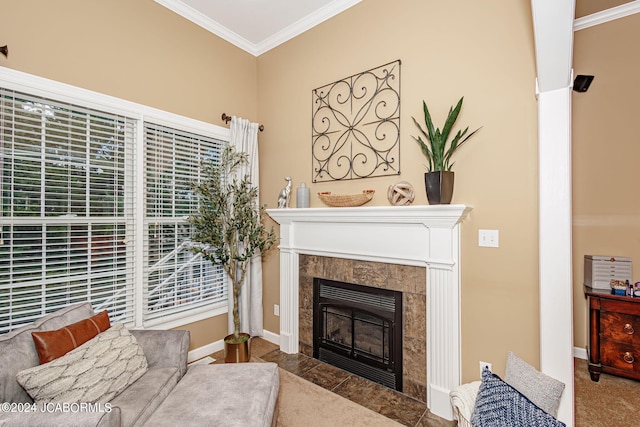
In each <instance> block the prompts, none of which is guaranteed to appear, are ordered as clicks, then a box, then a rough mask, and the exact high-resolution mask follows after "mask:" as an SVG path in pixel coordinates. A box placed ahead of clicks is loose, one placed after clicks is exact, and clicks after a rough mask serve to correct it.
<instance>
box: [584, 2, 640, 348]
mask: <svg viewBox="0 0 640 427" xmlns="http://www.w3.org/2000/svg"><path fill="white" fill-rule="evenodd" d="M638 37H640V15H632V16H629V17H626V18H623V19H619V20H617V21H612V22H608V23H605V24H601V25H598V26H595V27H591V28H587V29H584V30H580V31H578V32H576V33H575V42H574V59H573V67H574V73H575V74H590V75H594V76H595V79H594V80H593V83H592V84H591V87H590V88H589V90H588V92H586V93H576V92H573V99H572V103H573V113H572V114H573V117H572V122H573V125H572V134H573V135H572V145H573V148H572V155H573V283H574V344H575V346H576V347H579V348H585V346H586V345H587V332H588V322H587V320H588V317H587V302H586V300H585V298H584V293H583V287H582V284H583V279H584V263H583V260H584V255H616V256H626V257H631V258H633V260H634V263H635V264H636V265H635V267H634V281H637V280H640V276H638V263H639V262H640V244H639V243H640V199H639V198H638V190H637V189H638V184H640V178H639V176H640V175H638V170H637V169H638V166H637V161H638V159H639V158H640V144H639V143H638V138H637V136H636V134H637V132H636V129H634V125H635V123H637V122H638V117H640V104H639V103H638V99H640V87H639V86H638V85H637V84H635V79H636V76H637V72H638V70H640V58H639V57H638V55H636V54H635V53H634V52H636V51H637V46H636V44H637V43H635V41H637V40H638Z"/></svg>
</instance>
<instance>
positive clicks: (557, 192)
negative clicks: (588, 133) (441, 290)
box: [538, 88, 574, 427]
mask: <svg viewBox="0 0 640 427" xmlns="http://www.w3.org/2000/svg"><path fill="white" fill-rule="evenodd" d="M538 147H539V149H538V153H539V154H538V156H539V159H538V162H539V165H538V167H539V173H538V176H539V178H538V180H539V190H538V191H539V221H540V233H539V235H540V237H539V239H540V255H539V256H540V369H541V371H542V372H544V373H545V374H547V375H549V376H552V377H554V378H557V379H558V380H560V381H562V382H563V383H564V384H565V389H564V392H563V393H562V400H561V401H560V408H559V409H558V419H559V420H561V421H563V422H564V423H566V424H567V427H571V426H573V419H574V407H573V401H574V389H573V379H574V378H573V277H572V259H571V88H564V89H558V90H554V91H549V92H542V93H540V94H539V95H538Z"/></svg>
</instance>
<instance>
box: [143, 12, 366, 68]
mask: <svg viewBox="0 0 640 427" xmlns="http://www.w3.org/2000/svg"><path fill="white" fill-rule="evenodd" d="M154 1H155V2H156V3H158V4H160V5H162V6H164V7H166V8H167V9H169V10H171V11H173V12H175V13H177V14H178V15H180V16H182V17H183V18H185V19H187V20H189V21H191V22H193V23H194V24H196V25H199V26H200V27H202V28H204V29H205V30H207V31H209V32H210V33H213V34H215V35H216V36H218V37H220V38H222V39H224V40H226V41H228V42H229V43H231V44H233V45H235V46H237V47H239V48H240V49H242V50H244V51H246V52H248V53H250V54H251V55H253V56H260V55H261V54H263V53H265V52H267V51H269V50H271V49H273V48H274V47H276V46H279V45H281V44H282V43H284V42H286V41H288V40H291V39H292V38H294V37H296V36H298V35H300V34H302V33H304V32H305V31H307V30H309V29H311V28H313V27H315V26H316V25H318V24H320V23H322V22H324V21H326V20H327V19H329V18H332V17H333V16H335V15H337V14H339V13H341V12H343V11H345V10H347V9H349V8H350V7H351V6H353V5H355V4H358V3H360V2H361V1H362V0H334V1H332V2H331V3H329V4H327V5H326V6H324V7H322V8H320V9H318V10H317V11H315V12H314V13H312V14H310V15H308V16H305V17H304V18H302V19H300V20H298V21H297V22H295V23H293V24H291V25H289V26H288V27H286V28H285V29H283V30H281V31H279V32H277V33H276V34H274V35H272V36H271V37H268V38H266V39H265V40H263V41H262V42H260V43H257V44H256V43H252V42H250V41H249V40H247V39H245V38H244V37H242V36H240V35H239V34H237V33H235V32H233V31H231V30H229V29H228V28H227V27H225V26H224V25H222V24H220V23H219V22H217V21H215V20H213V19H211V18H209V17H208V16H206V15H205V14H203V13H201V12H199V11H197V10H195V9H194V8H192V7H190V6H187V5H186V4H185V3H184V2H182V1H180V0H154Z"/></svg>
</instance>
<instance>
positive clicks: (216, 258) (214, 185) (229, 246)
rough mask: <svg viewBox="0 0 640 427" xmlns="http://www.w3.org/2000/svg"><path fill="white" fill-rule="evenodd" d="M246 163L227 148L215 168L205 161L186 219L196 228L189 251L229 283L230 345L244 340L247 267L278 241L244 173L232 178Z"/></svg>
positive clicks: (211, 163) (244, 158)
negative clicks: (242, 297) (242, 291)
mask: <svg viewBox="0 0 640 427" xmlns="http://www.w3.org/2000/svg"><path fill="white" fill-rule="evenodd" d="M246 162H247V153H244V152H238V151H235V150H234V149H233V147H231V146H230V145H227V146H226V148H225V149H224V150H223V152H222V154H221V157H220V160H219V162H218V163H217V164H216V163H214V162H213V161H206V162H203V164H202V172H203V178H202V180H200V181H199V182H196V183H193V184H192V188H193V191H194V193H195V195H196V197H197V198H198V202H199V207H198V211H197V213H196V214H194V215H191V216H190V217H189V218H188V219H187V221H188V222H189V223H190V224H191V225H192V226H193V228H194V234H193V241H194V244H193V245H192V246H191V251H193V252H196V253H201V254H202V256H203V257H204V258H205V259H207V260H209V261H211V262H212V263H214V264H220V265H221V266H222V267H223V268H224V271H225V272H226V273H227V275H228V276H229V279H230V280H231V283H232V285H233V325H234V331H233V338H232V339H231V340H228V341H227V342H229V343H232V344H237V343H239V342H242V340H243V337H244V335H240V313H239V308H238V298H239V296H240V289H241V287H242V284H243V282H244V278H245V275H246V272H247V268H248V266H249V263H250V262H251V259H252V258H253V257H254V256H256V255H258V254H259V255H264V254H265V253H266V252H267V251H268V250H269V249H271V247H272V245H273V244H274V243H275V241H276V236H275V233H274V231H273V228H271V229H270V230H269V231H267V229H266V227H265V226H264V224H263V222H262V220H263V218H264V209H265V207H264V206H259V205H258V200H257V199H258V189H257V188H256V187H254V186H253V185H252V183H251V181H250V180H249V177H248V176H247V175H244V176H242V177H238V176H236V175H237V173H236V172H237V171H238V169H239V168H240V166H241V165H242V164H243V163H246Z"/></svg>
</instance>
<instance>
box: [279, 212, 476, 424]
mask: <svg viewBox="0 0 640 427" xmlns="http://www.w3.org/2000/svg"><path fill="white" fill-rule="evenodd" d="M470 210H471V208H469V207H467V206H464V205H438V206H371V207H354V208H307V209H269V210H267V213H268V214H269V215H270V216H271V217H272V218H273V219H274V220H275V221H276V222H278V223H279V224H280V246H279V248H280V349H281V350H282V351H283V352H285V353H291V354H294V353H298V352H299V351H300V269H299V267H300V255H314V256H319V257H327V258H339V259H340V258H341V259H345V260H357V261H369V262H374V263H385V264H396V265H406V266H417V267H425V269H424V270H423V271H425V274H426V292H425V294H426V315H425V318H426V365H427V366H426V373H427V375H426V382H427V384H426V394H427V406H428V407H429V409H430V411H431V412H433V413H434V414H436V415H438V416H440V417H443V418H446V419H448V420H451V419H453V414H452V410H451V404H450V402H449V392H450V391H451V390H452V389H453V388H454V387H455V386H457V385H459V384H460V369H461V368H460V359H461V354H460V222H461V221H462V220H463V219H464V218H465V216H466V215H467V213H468V212H469V211H470ZM305 262H306V261H305ZM303 286H304V284H303ZM303 334H304V332H303Z"/></svg>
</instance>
